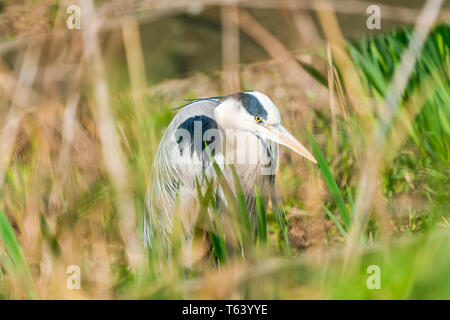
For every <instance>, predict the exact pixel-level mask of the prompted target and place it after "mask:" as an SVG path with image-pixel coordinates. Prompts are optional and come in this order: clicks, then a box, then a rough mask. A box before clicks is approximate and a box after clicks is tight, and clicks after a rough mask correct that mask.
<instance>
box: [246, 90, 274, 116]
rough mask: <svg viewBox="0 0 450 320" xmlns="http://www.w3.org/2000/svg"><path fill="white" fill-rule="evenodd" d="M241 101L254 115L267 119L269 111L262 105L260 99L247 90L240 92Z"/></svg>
mask: <svg viewBox="0 0 450 320" xmlns="http://www.w3.org/2000/svg"><path fill="white" fill-rule="evenodd" d="M239 101H241V103H242V106H243V107H244V108H245V109H246V110H247V112H248V113H250V114H251V115H252V116H255V117H259V118H261V119H264V120H267V111H266V109H265V108H264V107H263V106H262V105H261V103H260V102H259V100H258V99H257V98H255V97H254V96H253V95H251V94H249V93H245V92H241V93H239Z"/></svg>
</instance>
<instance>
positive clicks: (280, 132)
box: [261, 124, 317, 163]
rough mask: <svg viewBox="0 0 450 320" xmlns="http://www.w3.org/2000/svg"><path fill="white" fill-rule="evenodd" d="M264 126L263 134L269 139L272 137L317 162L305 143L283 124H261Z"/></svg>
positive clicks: (273, 139)
mask: <svg viewBox="0 0 450 320" xmlns="http://www.w3.org/2000/svg"><path fill="white" fill-rule="evenodd" d="M261 126H262V127H263V128H264V130H262V133H263V135H265V136H266V138H267V139H270V140H272V141H274V142H276V143H279V144H282V145H284V146H286V147H288V148H290V149H292V150H294V151H295V152H297V153H298V154H300V155H302V156H303V157H305V158H306V159H308V160H310V161H312V162H314V163H317V161H316V159H315V158H314V156H313V155H312V154H311V153H310V152H309V151H308V150H307V149H306V148H305V146H304V145H303V144H301V143H300V141H298V140H297V139H295V137H294V136H293V135H292V134H290V133H289V131H288V130H287V129H286V128H285V127H283V126H282V125H281V124H279V125H266V124H261Z"/></svg>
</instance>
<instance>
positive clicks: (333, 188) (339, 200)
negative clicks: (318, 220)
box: [308, 132, 351, 230]
mask: <svg viewBox="0 0 450 320" xmlns="http://www.w3.org/2000/svg"><path fill="white" fill-rule="evenodd" d="M308 137H309V141H310V143H311V147H312V151H313V154H314V157H315V158H316V160H317V163H318V165H319V168H320V172H321V173H322V176H323V178H324V179H325V183H326V184H327V187H328V190H329V191H330V193H331V195H332V197H333V199H334V201H335V202H336V206H337V208H338V211H339V214H340V215H341V217H342V221H343V222H344V226H345V228H346V229H347V230H348V229H349V228H350V222H351V218H350V213H349V212H348V210H347V206H346V205H345V202H344V198H343V197H342V194H341V191H340V190H339V187H338V185H337V183H336V181H335V180H334V178H333V175H332V174H331V171H330V168H329V167H328V164H327V162H326V160H325V158H324V156H323V154H322V152H321V151H320V149H319V146H318V145H317V142H316V140H314V138H313V136H312V135H311V133H310V132H308Z"/></svg>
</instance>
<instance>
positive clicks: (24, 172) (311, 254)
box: [0, 0, 450, 299]
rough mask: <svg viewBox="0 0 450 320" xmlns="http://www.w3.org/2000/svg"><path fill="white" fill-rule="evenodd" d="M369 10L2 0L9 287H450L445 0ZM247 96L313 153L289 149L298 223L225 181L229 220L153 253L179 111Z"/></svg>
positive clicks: (101, 290)
mask: <svg viewBox="0 0 450 320" xmlns="http://www.w3.org/2000/svg"><path fill="white" fill-rule="evenodd" d="M72 4H76V5H79V6H80V8H81V29H74V30H69V29H67V27H66V20H67V18H68V17H69V14H68V13H67V12H66V10H67V8H68V6H70V5H72ZM372 4H375V3H372V2H370V3H369V2H365V1H362V0H361V1H358V0H340V1H337V0H336V1H314V2H313V1H301V0H283V1H275V0H273V1H272V0H258V1H225V0H196V1H186V0H170V1H169V0H152V1H137V0H136V1H126V2H125V1H114V0H111V1H89V0H80V1H78V2H77V1H57V0H54V1H50V0H49V1H46V0H44V1H34V0H22V1H8V0H6V1H1V2H0V124H1V132H0V188H1V191H0V210H1V212H0V298H2V299H22V298H27V299H30V298H33V299H35V298H41V299H71V298H86V299H187V298H193V299H197V298H203V299H266V298H269V299H321V298H322V299H323V298H325V299H335V298H340V299H355V298H359V299H449V298H450V272H449V270H450V250H449V245H450V220H449V219H450V217H449V211H450V166H449V165H450V86H449V77H450V53H449V46H450V26H449V25H448V21H450V11H449V10H450V6H449V3H448V2H446V3H444V2H443V1H438V0H429V1H425V2H423V1H406V0H405V1H382V2H380V3H378V4H377V5H379V7H380V9H381V18H382V20H381V29H379V30H370V29H368V28H367V26H366V20H367V17H368V16H369V15H368V14H367V12H366V9H367V7H368V6H369V5H372ZM422 40H423V41H422ZM244 90H259V91H262V92H265V93H266V94H267V95H268V96H270V97H271V99H272V100H273V101H274V102H275V103H276V105H277V106H278V107H279V109H280V111H281V114H282V118H283V121H284V124H285V126H286V127H287V128H288V129H289V130H290V131H291V132H293V133H294V135H295V136H296V137H297V138H299V140H300V141H302V142H304V143H305V144H307V145H308V147H309V148H310V149H311V150H313V152H314V154H315V156H316V158H317V159H318V161H319V166H315V165H313V164H311V163H307V162H306V161H305V160H304V159H301V158H300V157H298V156H296V155H295V154H293V153H292V152H289V151H287V150H286V149H284V148H281V150H280V169H279V173H278V175H277V182H278V183H279V185H280V188H281V192H282V196H283V199H284V209H285V211H286V212H285V213H286V214H285V217H283V219H282V220H279V219H276V216H275V215H274V214H273V212H272V210H271V208H270V206H269V207H268V208H264V207H263V206H262V205H261V203H260V205H259V208H258V216H259V219H258V229H257V234H255V235H253V234H252V233H251V232H250V228H249V227H248V224H247V222H248V221H247V220H246V217H247V216H246V208H245V206H242V197H241V195H240V194H239V192H238V193H237V194H232V193H230V194H228V198H229V205H230V208H234V209H232V210H231V211H232V217H233V218H232V221H231V222H234V223H227V222H226V221H221V218H220V217H218V216H217V215H214V216H213V218H212V220H213V221H211V218H210V217H209V215H208V214H204V215H203V219H201V220H200V221H199V224H198V237H197V238H196V241H195V251H194V252H195V254H196V262H195V263H194V265H193V267H192V268H191V269H190V270H188V271H187V270H186V269H185V268H184V266H183V263H182V252H181V251H180V247H179V246H177V245H174V248H173V250H172V252H171V253H170V256H169V257H168V259H167V258H165V259H163V258H161V257H159V256H158V252H156V253H155V252H152V253H148V252H145V250H144V249H143V248H142V245H141V238H140V234H141V232H142V217H143V213H144V200H145V192H146V189H147V186H148V182H149V179H150V173H151V165H152V160H153V155H154V154H155V152H156V149H157V147H158V143H159V139H160V137H161V136H162V134H163V132H164V129H165V128H166V126H167V125H168V123H169V122H170V120H171V118H172V117H173V116H174V114H175V111H173V110H172V108H174V107H177V106H180V105H182V104H184V99H185V98H197V97H208V96H216V95H219V94H229V93H232V92H236V91H244ZM222 183H224V182H222ZM237 186H238V184H237ZM199 197H200V198H201V199H202V208H201V211H202V213H205V212H207V211H208V210H209V211H210V212H215V213H217V212H216V211H215V206H214V202H213V200H212V198H211V196H210V194H208V193H205V194H201V193H200V194H199ZM182 209H183V204H179V206H178V210H182ZM205 232H206V235H207V241H206V240H205V238H204V237H202V235H203V234H205ZM179 235H180V232H179V229H178V228H177V223H175V228H174V232H173V241H174V243H175V244H177V243H179ZM71 265H76V266H79V268H80V271H81V278H80V279H81V288H80V289H75V290H70V289H69V288H68V286H67V281H68V279H69V280H70V276H71V274H70V273H69V274H68V273H67V268H68V267H69V266H71ZM371 265H376V266H378V267H379V268H380V276H381V281H380V288H379V289H370V288H369V287H370V286H368V285H367V279H368V278H369V277H370V275H371V274H370V269H369V273H368V267H369V266H371ZM369 282H370V281H369ZM370 283H371V282H370Z"/></svg>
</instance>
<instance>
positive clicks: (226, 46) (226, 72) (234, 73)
mask: <svg viewBox="0 0 450 320" xmlns="http://www.w3.org/2000/svg"><path fill="white" fill-rule="evenodd" d="M233 21H239V11H238V8H237V7H235V6H224V7H222V8H221V22H222V69H223V89H222V91H223V92H238V91H241V81H240V76H239V59H240V57H239V26H238V24H236V23H233Z"/></svg>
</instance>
